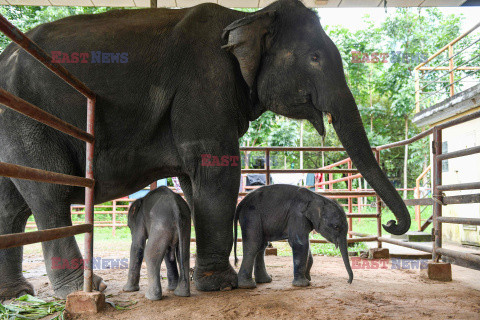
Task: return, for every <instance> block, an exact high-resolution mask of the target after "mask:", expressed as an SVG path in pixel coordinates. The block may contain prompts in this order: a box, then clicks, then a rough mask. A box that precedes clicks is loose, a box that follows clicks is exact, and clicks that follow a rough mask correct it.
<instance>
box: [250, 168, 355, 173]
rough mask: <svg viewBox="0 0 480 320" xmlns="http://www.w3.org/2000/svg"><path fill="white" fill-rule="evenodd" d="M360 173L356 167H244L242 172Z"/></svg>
mask: <svg viewBox="0 0 480 320" xmlns="http://www.w3.org/2000/svg"><path fill="white" fill-rule="evenodd" d="M267 171H268V172H269V173H343V174H347V173H358V172H359V171H358V170H356V169H270V168H268V169H243V170H242V173H267Z"/></svg>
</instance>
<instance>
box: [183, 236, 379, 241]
mask: <svg viewBox="0 0 480 320" xmlns="http://www.w3.org/2000/svg"><path fill="white" fill-rule="evenodd" d="M309 241H310V243H331V242H329V241H327V240H324V239H309ZM371 241H377V237H375V236H369V237H360V238H352V239H347V243H354V242H371ZM190 242H197V238H190ZM237 242H243V239H242V238H237ZM272 242H287V240H276V241H272Z"/></svg>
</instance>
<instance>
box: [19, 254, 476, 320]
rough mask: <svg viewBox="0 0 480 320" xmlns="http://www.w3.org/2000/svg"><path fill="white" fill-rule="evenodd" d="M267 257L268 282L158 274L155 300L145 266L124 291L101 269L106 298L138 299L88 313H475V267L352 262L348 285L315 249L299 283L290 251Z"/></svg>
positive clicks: (39, 283) (36, 268)
mask: <svg viewBox="0 0 480 320" xmlns="http://www.w3.org/2000/svg"><path fill="white" fill-rule="evenodd" d="M26 258H27V259H26V261H25V264H24V268H25V270H29V271H28V272H26V274H25V275H26V277H28V278H29V279H30V281H32V282H33V284H34V286H35V288H36V290H37V295H38V296H39V297H40V298H46V297H49V296H51V295H52V294H53V291H52V289H51V288H50V285H49V284H48V279H47V277H46V276H45V275H44V270H45V269H44V267H43V262H42V260H41V257H40V256H38V255H35V256H34V255H30V256H28V257H26ZM105 258H108V257H105ZM266 263H267V269H268V271H269V273H270V274H271V275H272V276H273V282H272V283H269V284H263V285H259V286H258V288H257V289H254V290H241V289H237V290H233V291H226V292H198V291H196V290H195V289H194V286H193V290H192V296H191V297H189V298H181V297H176V296H174V295H173V293H171V292H168V291H166V283H167V281H166V280H163V281H162V286H163V288H164V292H163V294H164V299H163V300H161V301H155V302H152V301H149V300H147V299H145V298H144V292H145V290H146V287H147V279H146V268H145V266H144V267H143V269H142V277H141V282H140V286H141V289H140V291H139V292H134V293H125V292H122V291H121V288H122V286H123V285H124V283H125V281H126V278H127V270H125V269H116V270H98V271H97V272H96V273H97V274H99V275H100V276H102V277H103V278H104V280H105V281H106V282H107V284H108V288H107V290H106V291H105V294H106V296H107V301H110V302H113V303H114V304H116V305H119V306H124V305H127V304H131V303H136V304H135V305H134V306H132V307H130V309H129V310H122V311H119V310H116V309H114V308H113V307H111V306H110V305H109V306H108V307H107V310H106V311H104V312H103V313H102V314H100V315H95V316H92V317H90V318H89V319H136V320H139V319H155V318H161V319H252V318H255V319H358V320H363V319H416V320H417V319H431V318H433V317H435V318H437V319H480V273H479V272H478V271H473V270H469V269H465V268H461V267H456V266H453V277H454V281H452V282H448V283H441V282H436V281H431V280H428V279H424V278H422V277H420V272H419V270H397V269H391V266H388V269H370V270H360V269H355V270H354V275H355V278H354V280H353V283H352V284H351V285H349V284H347V272H346V271H345V269H344V266H343V262H342V260H341V258H336V257H324V256H316V257H314V265H313V269H312V285H311V286H310V287H307V288H296V287H292V286H291V281H292V269H293V266H292V258H291V257H271V256H270V257H266ZM162 269H163V273H162V276H166V272H165V269H164V268H162ZM84 318H85V317H82V319H84Z"/></svg>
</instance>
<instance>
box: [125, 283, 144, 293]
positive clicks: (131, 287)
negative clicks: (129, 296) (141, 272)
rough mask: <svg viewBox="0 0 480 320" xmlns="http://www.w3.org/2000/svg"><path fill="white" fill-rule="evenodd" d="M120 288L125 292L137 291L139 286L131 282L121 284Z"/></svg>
mask: <svg viewBox="0 0 480 320" xmlns="http://www.w3.org/2000/svg"><path fill="white" fill-rule="evenodd" d="M122 290H123V291H125V292H133V291H138V290H140V286H139V285H138V284H137V285H132V284H129V283H127V284H126V285H124V286H123V289H122Z"/></svg>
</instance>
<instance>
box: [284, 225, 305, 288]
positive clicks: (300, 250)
mask: <svg viewBox="0 0 480 320" xmlns="http://www.w3.org/2000/svg"><path fill="white" fill-rule="evenodd" d="M288 242H289V244H290V246H291V247H292V253H293V282H292V284H293V285H294V286H296V287H307V286H309V285H310V281H309V280H308V279H307V278H306V276H305V275H306V271H307V262H308V252H309V242H308V235H307V237H295V239H294V240H290V238H289V240H288Z"/></svg>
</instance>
